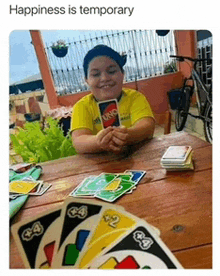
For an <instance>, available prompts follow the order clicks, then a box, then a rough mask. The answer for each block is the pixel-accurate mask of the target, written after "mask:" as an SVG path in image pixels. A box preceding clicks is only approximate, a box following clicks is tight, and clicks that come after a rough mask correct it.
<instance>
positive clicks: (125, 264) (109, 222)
mask: <svg viewBox="0 0 220 276" xmlns="http://www.w3.org/2000/svg"><path fill="white" fill-rule="evenodd" d="M159 233H160V232H159V231H158V229H157V228H155V227H153V226H152V225H150V224H148V223H147V222H146V221H144V220H141V219H139V218H138V217H136V216H134V215H132V214H130V213H128V212H126V211H125V210H124V209H123V208H122V207H121V206H116V205H113V204H109V203H101V202H97V201H95V200H91V199H73V198H72V197H69V198H67V199H66V200H65V201H64V203H63V205H62V206H60V207H57V208H55V209H53V210H49V211H47V212H44V213H43V214H41V215H38V216H36V217H32V218H31V219H29V220H24V221H21V222H19V223H17V224H15V225H13V226H12V234H13V237H14V239H15V242H16V244H17V247H18V249H19V252H20V254H21V256H22V259H23V261H24V264H25V267H27V268H69V269H71V268H82V269H85V268H96V269H154V268H161V269H164V268H182V266H181V264H180V263H179V262H178V260H177V259H176V258H175V256H174V255H173V254H172V253H171V251H170V250H169V249H168V248H167V246H166V245H165V244H164V243H163V241H162V240H161V239H160V237H159Z"/></svg>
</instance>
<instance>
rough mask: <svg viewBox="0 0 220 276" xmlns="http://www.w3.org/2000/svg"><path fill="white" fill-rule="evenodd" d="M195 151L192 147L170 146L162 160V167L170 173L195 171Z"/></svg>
mask: <svg viewBox="0 0 220 276" xmlns="http://www.w3.org/2000/svg"><path fill="white" fill-rule="evenodd" d="M192 157H193V150H192V148H191V147H190V146H170V147H169V148H168V149H167V150H166V152H165V153H164V155H163V156H162V158H161V162H160V164H161V166H162V167H163V168H165V169H166V170H168V171H182V170H193V169H194V165H193V158H192Z"/></svg>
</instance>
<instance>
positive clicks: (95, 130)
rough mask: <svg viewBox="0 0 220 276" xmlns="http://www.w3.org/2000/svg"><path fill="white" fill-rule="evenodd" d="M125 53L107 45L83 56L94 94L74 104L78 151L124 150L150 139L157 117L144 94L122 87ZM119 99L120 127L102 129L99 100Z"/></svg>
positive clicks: (74, 136) (73, 133)
mask: <svg viewBox="0 0 220 276" xmlns="http://www.w3.org/2000/svg"><path fill="white" fill-rule="evenodd" d="M125 62H126V59H125V57H124V56H121V55H119V54H118V53H117V52H116V51H114V50H113V49H111V48H110V47H108V46H105V45H98V46H96V47H94V48H93V49H91V50H90V51H89V52H88V53H87V54H86V56H85V58H84V63H83V68H84V74H85V80H86V82H87V84H88V85H89V87H90V91H91V94H89V95H87V96H85V97H83V98H82V99H81V100H79V101H78V102H77V103H76V104H75V105H74V107H73V112H72V120H71V132H72V140H73V145H74V147H75V149H76V150H77V152H78V153H92V152H93V153H94V152H100V151H112V152H115V153H118V152H121V151H123V149H124V148H125V146H127V145H129V144H133V143H137V142H139V141H142V140H144V139H147V138H151V137H152V136H153V133H154V128H155V120H154V118H153V114H152V111H151V108H150V105H149V103H148V102H147V100H146V98H145V96H144V95H142V94H141V93H140V92H138V91H136V90H133V89H126V88H123V79H124V70H123V66H124V64H125ZM111 99H117V100H118V106H119V113H120V118H121V125H122V126H121V127H107V128H106V129H103V128H102V124H101V118H100V116H99V111H98V104H97V102H99V101H106V100H111Z"/></svg>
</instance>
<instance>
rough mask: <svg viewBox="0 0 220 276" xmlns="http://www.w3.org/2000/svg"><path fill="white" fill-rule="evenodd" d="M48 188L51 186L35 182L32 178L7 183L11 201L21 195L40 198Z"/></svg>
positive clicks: (38, 181)
mask: <svg viewBox="0 0 220 276" xmlns="http://www.w3.org/2000/svg"><path fill="white" fill-rule="evenodd" d="M50 187H51V184H48V183H46V182H43V181H40V180H35V179H33V178H32V177H27V178H23V179H22V180H14V181H11V182H10V183H9V199H11V200H13V199H16V198H17V197H19V196H22V195H33V196H41V195H43V194H44V193H45V192H46V191H47V190H48V189H49V188H50Z"/></svg>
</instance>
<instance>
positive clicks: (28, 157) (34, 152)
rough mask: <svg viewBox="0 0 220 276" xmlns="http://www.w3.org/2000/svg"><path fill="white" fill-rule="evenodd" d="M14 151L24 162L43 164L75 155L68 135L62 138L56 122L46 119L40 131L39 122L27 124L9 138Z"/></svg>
mask: <svg viewBox="0 0 220 276" xmlns="http://www.w3.org/2000/svg"><path fill="white" fill-rule="evenodd" d="M10 138H11V142H12V145H13V149H14V151H15V152H16V153H17V154H19V155H20V156H21V157H22V158H23V161H24V162H30V163H32V162H34V163H39V162H45V161H49V160H55V159H59V158H61V157H66V156H71V155H74V154H76V151H75V149H74V147H73V146H72V141H71V136H70V133H69V134H68V135H67V136H64V134H63V130H62V129H61V127H60V126H59V124H58V121H56V120H55V119H53V118H51V117H48V118H47V119H46V127H45V128H44V129H43V130H42V129H41V123H40V122H39V121H35V122H31V123H29V122H27V123H26V124H25V125H24V127H23V128H20V127H19V128H18V132H17V133H16V134H12V135H11V136H10Z"/></svg>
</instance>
